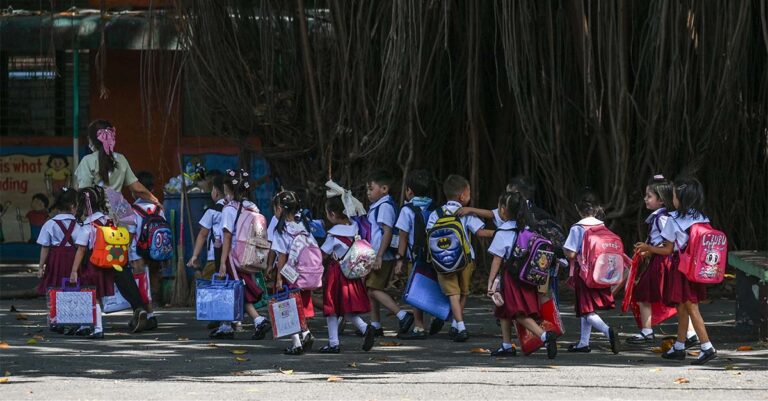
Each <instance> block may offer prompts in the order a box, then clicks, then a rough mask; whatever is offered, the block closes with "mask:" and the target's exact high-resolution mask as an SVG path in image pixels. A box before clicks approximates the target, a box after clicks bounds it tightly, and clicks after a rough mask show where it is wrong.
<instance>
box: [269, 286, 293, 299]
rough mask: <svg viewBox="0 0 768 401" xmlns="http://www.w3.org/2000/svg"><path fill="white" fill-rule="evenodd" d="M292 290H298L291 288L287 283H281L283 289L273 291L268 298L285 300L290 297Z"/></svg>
mask: <svg viewBox="0 0 768 401" xmlns="http://www.w3.org/2000/svg"><path fill="white" fill-rule="evenodd" d="M293 292H298V290H291V289H290V288H288V286H287V285H285V284H283V291H275V294H274V295H272V296H271V297H270V298H273V299H274V300H275V301H285V300H286V299H288V298H290V297H291V293H293Z"/></svg>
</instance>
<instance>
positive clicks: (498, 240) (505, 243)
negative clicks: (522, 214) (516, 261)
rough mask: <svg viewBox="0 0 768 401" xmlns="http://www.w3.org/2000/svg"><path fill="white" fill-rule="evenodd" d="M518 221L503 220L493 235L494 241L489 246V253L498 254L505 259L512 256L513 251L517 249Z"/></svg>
mask: <svg viewBox="0 0 768 401" xmlns="http://www.w3.org/2000/svg"><path fill="white" fill-rule="evenodd" d="M516 228H517V221H515V220H509V221H505V222H503V223H502V224H501V225H500V226H498V229H497V230H496V234H494V235H493V241H491V246H490V247H489V248H488V253H490V254H491V255H493V256H498V257H500V258H502V259H503V260H505V261H506V260H507V259H509V258H510V257H511V256H512V251H514V250H515V241H517V231H515V229H516Z"/></svg>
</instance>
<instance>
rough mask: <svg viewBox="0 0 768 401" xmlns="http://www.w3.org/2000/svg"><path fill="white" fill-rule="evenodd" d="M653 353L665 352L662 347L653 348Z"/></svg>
mask: <svg viewBox="0 0 768 401" xmlns="http://www.w3.org/2000/svg"><path fill="white" fill-rule="evenodd" d="M651 352H653V353H654V354H660V353H662V352H664V350H662V349H661V347H653V348H651Z"/></svg>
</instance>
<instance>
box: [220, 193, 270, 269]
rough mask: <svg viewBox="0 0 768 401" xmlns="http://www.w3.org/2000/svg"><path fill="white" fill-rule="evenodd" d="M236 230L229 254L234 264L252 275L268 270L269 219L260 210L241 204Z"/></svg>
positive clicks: (236, 219) (238, 209) (236, 220)
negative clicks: (244, 206)
mask: <svg viewBox="0 0 768 401" xmlns="http://www.w3.org/2000/svg"><path fill="white" fill-rule="evenodd" d="M230 205H231V207H235V206H234V205H232V204H230ZM230 205H227V206H230ZM234 229H235V232H234V233H232V248H231V251H230V253H229V257H230V260H231V262H232V264H233V265H234V266H235V267H237V268H240V269H243V270H245V271H247V272H250V273H255V272H257V271H259V270H263V269H266V268H267V255H268V254H269V241H267V219H266V218H264V215H262V214H261V213H259V210H258V209H251V208H243V203H242V202H240V204H239V206H238V207H237V216H235V228H234Z"/></svg>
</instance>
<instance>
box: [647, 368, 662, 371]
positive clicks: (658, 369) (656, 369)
mask: <svg viewBox="0 0 768 401" xmlns="http://www.w3.org/2000/svg"><path fill="white" fill-rule="evenodd" d="M648 371H649V372H661V368H655V369H648Z"/></svg>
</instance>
